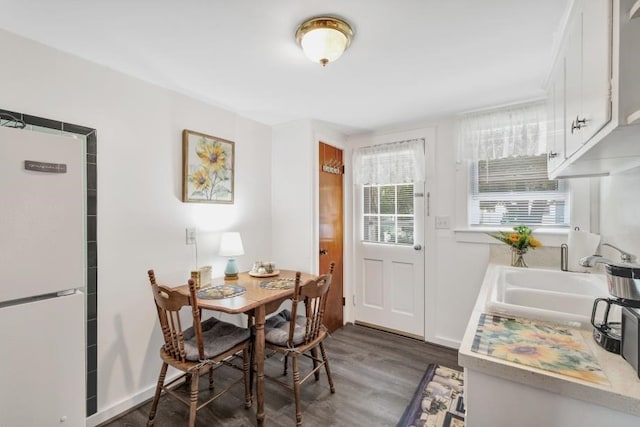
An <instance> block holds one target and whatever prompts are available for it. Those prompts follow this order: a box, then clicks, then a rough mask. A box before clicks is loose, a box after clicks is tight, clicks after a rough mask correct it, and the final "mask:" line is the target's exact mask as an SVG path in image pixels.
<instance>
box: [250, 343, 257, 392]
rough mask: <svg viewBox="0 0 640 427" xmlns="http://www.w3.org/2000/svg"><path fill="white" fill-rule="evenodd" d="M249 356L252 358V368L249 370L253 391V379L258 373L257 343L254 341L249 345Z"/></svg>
mask: <svg viewBox="0 0 640 427" xmlns="http://www.w3.org/2000/svg"><path fill="white" fill-rule="evenodd" d="M249 353H250V356H249V358H250V359H251V364H250V370H249V390H251V392H252V393H253V379H254V377H255V374H256V345H255V343H254V342H253V341H252V342H251V345H250V346H249Z"/></svg>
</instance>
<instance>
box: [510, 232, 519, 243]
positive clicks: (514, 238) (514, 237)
mask: <svg viewBox="0 0 640 427" xmlns="http://www.w3.org/2000/svg"><path fill="white" fill-rule="evenodd" d="M519 240H520V235H519V234H518V233H511V234H509V241H510V242H511V243H518V241H519Z"/></svg>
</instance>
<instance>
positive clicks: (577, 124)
mask: <svg viewBox="0 0 640 427" xmlns="http://www.w3.org/2000/svg"><path fill="white" fill-rule="evenodd" d="M586 125H587V119H586V118H584V119H581V118H580V117H579V116H576V119H575V120H574V121H572V122H571V133H572V134H573V131H574V130H580V129H582V127H583V126H586Z"/></svg>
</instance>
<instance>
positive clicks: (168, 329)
mask: <svg viewBox="0 0 640 427" xmlns="http://www.w3.org/2000/svg"><path fill="white" fill-rule="evenodd" d="M147 273H148V274H149V281H150V282H151V290H152V292H153V298H154V300H155V303H156V309H157V311H158V320H159V321H160V328H161V329H162V336H163V337H164V351H165V352H166V353H167V354H169V355H170V356H171V357H173V358H174V359H176V360H179V361H181V362H186V360H187V359H186V354H185V351H184V336H183V334H182V332H183V330H184V329H183V328H182V322H181V320H180V310H181V309H182V308H183V307H185V306H190V307H191V314H192V316H193V329H194V333H195V336H196V341H197V343H198V352H199V353H200V359H204V345H203V342H202V326H201V324H200V310H198V304H197V299H196V284H195V282H194V281H193V280H191V279H189V296H186V295H183V294H181V293H180V292H178V291H177V290H175V289H172V288H170V287H167V286H164V285H159V284H158V283H157V281H156V275H155V273H154V271H153V270H149V271H148V272H147Z"/></svg>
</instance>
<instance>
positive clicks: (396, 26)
mask: <svg viewBox="0 0 640 427" xmlns="http://www.w3.org/2000/svg"><path fill="white" fill-rule="evenodd" d="M571 1H572V0H536V1H530V0H455V1H452V0H396V1H391V0H322V1H319V0H304V1H301V0H268V1H266V0H182V1H179V0H56V1H52V0H20V1H15V0H14V1H8V0H0V10H1V12H0V28H4V29H6V30H8V31H10V32H13V33H17V34H20V35H23V36H25V37H28V38H31V39H34V40H37V41H39V42H42V43H44V44H47V45H50V46H52V47H55V48H58V49H61V50H63V51H67V52H70V53H73V54H75V55H78V56H81V57H84V58H87V59H89V60H91V61H94V62H97V63H100V64H103V65H106V66H108V67H110V68H113V69H115V70H118V71H121V72H124V73H126V74H129V75H132V76H136V77H138V78H140V79H143V80H146V81H149V82H152V83H155V84H158V85H160V86H163V87H166V88H169V89H173V90H175V91H178V92H181V93H184V94H187V95H190V96H193V97H195V98H198V99H201V100H204V101H207V102H209V103H212V104H214V105H217V106H221V107H223V108H226V109H229V110H231V111H235V112H237V113H239V114H241V115H243V116H246V117H250V118H253V119H255V120H257V121H259V122H263V123H266V124H268V125H277V124H280V123H285V122H288V121H291V120H296V119H301V118H306V119H315V120H322V121H325V122H328V123H331V124H333V125H334V126H335V127H336V128H338V129H339V130H341V131H343V132H345V133H348V134H353V133H359V132H364V131H369V130H375V129H381V128H387V127H392V126H394V125H400V124H406V123H410V122H418V121H422V120H426V119H428V118H430V117H434V116H440V115H445V114H451V113H458V112H462V111H469V110H474V109H479V108H483V107H487V106H492V105H498V104H505V103H510V102H513V101H517V100H523V99H530V98H536V97H540V96H541V95H543V90H542V87H543V84H544V81H545V79H546V77H547V72H548V70H549V68H550V63H551V61H552V59H553V58H552V57H553V54H554V52H555V48H556V44H557V34H558V31H559V30H561V27H562V25H563V21H564V19H565V18H564V17H565V14H566V9H567V7H568V5H569V3H570V2H571ZM319 14H333V15H336V16H339V17H341V18H343V19H346V20H347V21H349V22H350V23H351V24H352V26H353V28H354V31H355V38H354V41H353V43H352V45H351V47H350V48H349V49H348V50H347V51H346V52H345V54H344V55H343V56H342V57H341V58H340V59H339V60H338V61H336V62H335V63H332V64H329V65H328V66H327V67H326V68H323V67H321V66H320V65H317V64H313V63H311V62H310V61H309V60H307V59H306V57H305V56H304V55H303V53H302V51H301V50H300V49H299V47H298V45H297V44H296V43H295V40H294V32H295V30H296V27H297V26H298V24H300V23H301V22H302V21H303V20H305V19H306V18H309V17H311V16H315V15H319ZM3 60H5V61H6V60H9V59H8V58H3Z"/></svg>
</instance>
